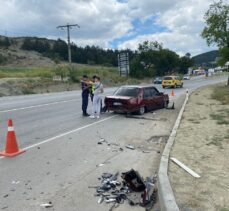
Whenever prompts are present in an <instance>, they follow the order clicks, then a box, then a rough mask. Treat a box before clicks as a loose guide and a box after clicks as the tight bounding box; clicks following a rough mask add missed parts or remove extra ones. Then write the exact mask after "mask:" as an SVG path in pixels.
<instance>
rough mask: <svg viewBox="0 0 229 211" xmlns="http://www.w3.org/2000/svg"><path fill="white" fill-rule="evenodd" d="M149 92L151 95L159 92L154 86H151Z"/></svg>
mask: <svg viewBox="0 0 229 211" xmlns="http://www.w3.org/2000/svg"><path fill="white" fill-rule="evenodd" d="M150 94H151V96H157V95H158V94H159V92H158V91H157V90H156V89H155V88H151V89H150Z"/></svg>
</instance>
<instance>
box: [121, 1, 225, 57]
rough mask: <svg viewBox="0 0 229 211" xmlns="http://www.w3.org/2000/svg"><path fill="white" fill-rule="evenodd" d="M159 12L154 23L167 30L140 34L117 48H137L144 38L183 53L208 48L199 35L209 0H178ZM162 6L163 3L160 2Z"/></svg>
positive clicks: (196, 52)
mask: <svg viewBox="0 0 229 211" xmlns="http://www.w3.org/2000/svg"><path fill="white" fill-rule="evenodd" d="M227 1H228V0H227ZM173 3H174V4H173V5H172V4H170V5H169V7H167V8H165V10H164V12H161V11H160V12H159V14H158V15H157V19H156V24H157V25H160V26H164V27H165V28H167V32H161V33H160V32H159V33H156V34H152V35H141V36H138V37H136V38H134V39H132V40H128V41H126V42H124V43H122V44H120V45H119V48H125V47H129V48H134V49H136V48H137V44H138V43H139V42H143V41H145V40H151V41H154V40H156V41H158V42H162V43H163V44H164V47H166V48H169V49H172V50H174V51H176V52H177V53H179V54H180V55H184V54H185V53H186V52H190V53H191V54H192V55H196V54H198V53H202V52H205V51H209V50H211V49H213V48H209V47H208V46H207V44H206V42H205V40H203V39H202V38H201V36H200V34H201V31H202V29H203V27H204V21H203V16H204V13H205V12H206V11H207V9H208V7H209V5H210V4H211V3H212V1H211V0H182V1H181V0H180V1H174V2H173ZM162 6H163V4H162Z"/></svg>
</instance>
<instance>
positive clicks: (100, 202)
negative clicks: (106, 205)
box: [98, 196, 104, 204]
mask: <svg viewBox="0 0 229 211" xmlns="http://www.w3.org/2000/svg"><path fill="white" fill-rule="evenodd" d="M103 200H104V197H103V196H101V197H100V198H99V200H98V204H102V203H103Z"/></svg>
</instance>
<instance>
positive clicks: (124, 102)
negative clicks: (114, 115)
mask: <svg viewBox="0 0 229 211" xmlns="http://www.w3.org/2000/svg"><path fill="white" fill-rule="evenodd" d="M131 99H133V97H127V96H107V97H106V99H105V104H106V106H107V107H108V109H109V108H110V109H115V110H116V109H117V110H119V109H120V110H122V109H125V108H127V107H128V105H129V101H130V100H131Z"/></svg>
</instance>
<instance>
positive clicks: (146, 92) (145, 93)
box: [144, 88, 151, 98]
mask: <svg viewBox="0 0 229 211" xmlns="http://www.w3.org/2000/svg"><path fill="white" fill-rule="evenodd" d="M149 97H151V90H150V89H149V88H146V89H144V98H149Z"/></svg>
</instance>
